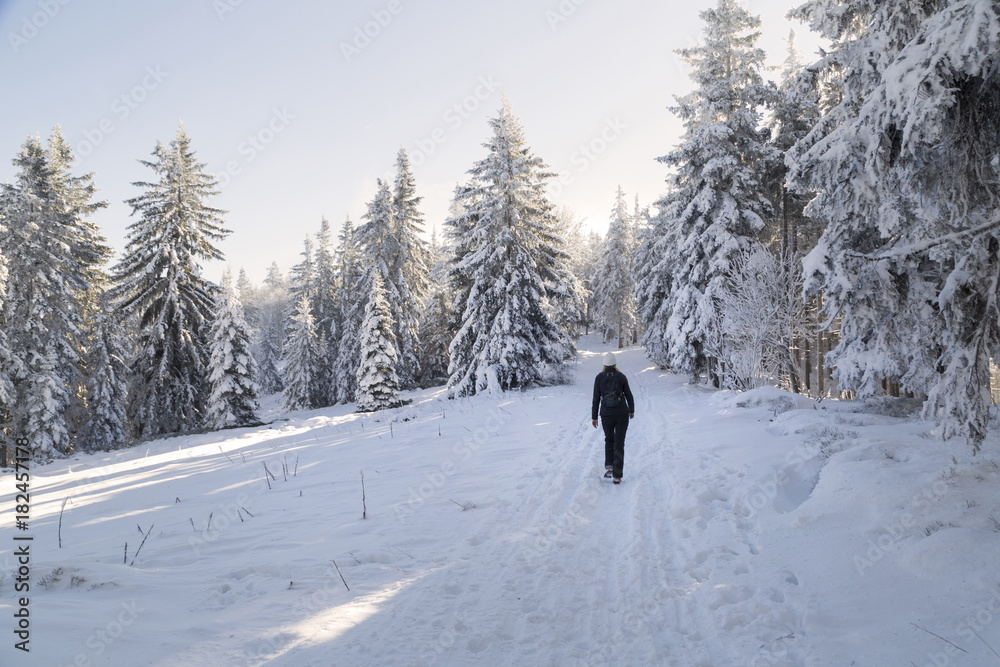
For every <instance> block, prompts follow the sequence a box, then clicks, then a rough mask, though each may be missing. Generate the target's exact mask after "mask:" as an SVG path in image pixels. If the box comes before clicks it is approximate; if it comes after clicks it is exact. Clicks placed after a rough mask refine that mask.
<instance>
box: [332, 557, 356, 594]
mask: <svg viewBox="0 0 1000 667" xmlns="http://www.w3.org/2000/svg"><path fill="white" fill-rule="evenodd" d="M330 562H331V563H333V566H334V567H337V561H335V560H333V559H332V558H331V559H330ZM337 574H339V575H340V580H341V581H343V582H344V588H346V589H347V590H351V587H350V586H348V585H347V579H344V575H343V574H342V573H341V571H340V568H339V567H337Z"/></svg>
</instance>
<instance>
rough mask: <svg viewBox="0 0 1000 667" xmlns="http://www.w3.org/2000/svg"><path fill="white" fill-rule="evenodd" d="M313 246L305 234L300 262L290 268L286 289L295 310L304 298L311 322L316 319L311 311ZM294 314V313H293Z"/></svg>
mask: <svg viewBox="0 0 1000 667" xmlns="http://www.w3.org/2000/svg"><path fill="white" fill-rule="evenodd" d="M314 248H315V246H314V243H313V239H312V236H311V235H309V234H306V238H305V240H304V241H303V242H302V252H301V253H300V254H301V255H302V261H301V262H299V263H298V264H296V265H295V266H293V267H292V271H291V285H290V286H289V288H288V294H289V297H290V298H291V300H292V304H293V307H295V308H297V307H298V304H299V302H300V301H301V300H302V297H305V298H306V303H308V304H309V310H310V311H311V312H312V313H313V320H315V319H316V313H315V311H314V310H313V303H314V302H315V299H316V262H315V260H314V259H313V255H314V252H315V250H314ZM293 312H294V311H293Z"/></svg>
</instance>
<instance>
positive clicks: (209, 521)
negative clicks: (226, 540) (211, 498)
mask: <svg viewBox="0 0 1000 667" xmlns="http://www.w3.org/2000/svg"><path fill="white" fill-rule="evenodd" d="M213 516H215V512H209V513H208V523H206V524H205V532H206V533H207V532H208V531H209V530H210V529H211V528H212V517H213Z"/></svg>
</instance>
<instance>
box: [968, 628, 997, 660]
mask: <svg viewBox="0 0 1000 667" xmlns="http://www.w3.org/2000/svg"><path fill="white" fill-rule="evenodd" d="M969 629H970V630H972V633H973V634H974V635H976V636H977V637H979V633H978V632H976V630H975V628H969ZM979 641H981V642H982V643H984V644H986V640H985V639H983V638H982V637H979ZM986 648H988V649H989V650H991V651H993V655H995V656H996V657H998V658H1000V653H997V652H996V651H995V650H994V649H993V647H992V646H990V645H989V644H986Z"/></svg>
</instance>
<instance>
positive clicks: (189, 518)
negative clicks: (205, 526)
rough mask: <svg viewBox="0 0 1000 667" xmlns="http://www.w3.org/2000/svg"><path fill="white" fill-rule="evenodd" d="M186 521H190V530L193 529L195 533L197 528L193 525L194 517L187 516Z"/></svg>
mask: <svg viewBox="0 0 1000 667" xmlns="http://www.w3.org/2000/svg"><path fill="white" fill-rule="evenodd" d="M188 521H190V522H191V530H193V531H194V532H196V533H197V532H198V529H197V528H195V526H194V519H192V518H191V517H188Z"/></svg>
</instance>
